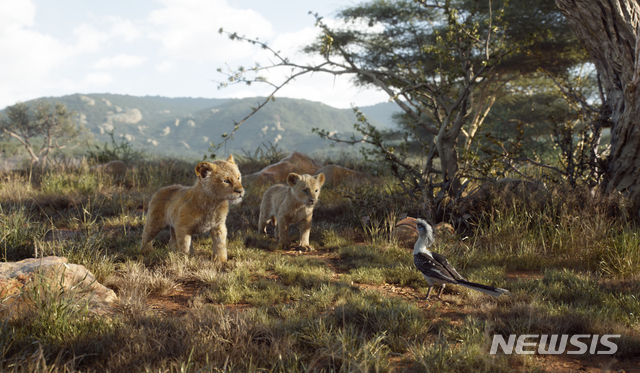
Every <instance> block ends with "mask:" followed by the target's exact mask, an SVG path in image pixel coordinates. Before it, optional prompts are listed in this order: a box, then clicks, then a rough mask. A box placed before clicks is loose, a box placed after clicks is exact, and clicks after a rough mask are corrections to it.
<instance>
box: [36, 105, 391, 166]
mask: <svg viewBox="0 0 640 373" xmlns="http://www.w3.org/2000/svg"><path fill="white" fill-rule="evenodd" d="M38 100H45V101H52V102H53V101H57V102H61V103H63V104H65V105H66V106H67V107H68V108H69V109H71V110H75V111H76V112H77V113H78V115H79V121H80V122H81V123H82V124H83V125H84V126H85V127H87V128H88V129H89V130H90V131H91V132H92V133H93V135H94V136H95V138H96V140H97V142H99V143H102V142H104V141H107V140H109V137H108V133H109V132H110V131H114V134H115V135H116V136H117V137H118V138H121V137H123V138H125V139H127V140H128V141H129V142H130V143H131V145H132V146H134V147H135V148H142V149H144V150H145V151H147V152H149V153H151V154H162V155H167V156H184V157H190V156H198V157H200V156H202V155H203V154H205V153H207V151H208V149H209V146H210V143H211V142H220V141H221V140H222V137H221V135H222V134H223V133H231V132H232V131H233V128H234V123H235V122H237V121H240V120H241V119H242V118H244V117H245V116H247V115H248V114H249V113H251V111H252V108H253V107H256V106H257V105H258V104H259V103H260V102H261V101H262V100H264V98H260V97H255V98H244V99H208V98H188V97H180V98H169V97H162V96H144V97H139V96H130V95H118V94H108V93H103V94H73V95H68V96H61V97H43V98H41V99H38ZM35 101H37V100H32V101H28V102H27V104H30V103H33V102H35ZM360 110H362V111H363V113H365V115H367V117H368V118H369V119H370V122H371V123H372V124H373V125H376V126H378V127H380V128H388V127H391V126H392V125H393V124H392V120H391V116H392V114H393V112H394V111H397V107H396V106H395V105H394V104H392V103H381V104H377V105H372V106H366V107H361V108H360ZM354 123H355V115H354V113H353V111H352V110H351V109H337V108H334V107H331V106H328V105H324V104H322V103H319V102H313V101H308V100H302V99H290V98H277V99H276V100H275V101H273V102H270V103H268V104H267V105H266V106H265V107H263V108H262V109H261V110H260V111H259V112H258V113H256V114H255V115H254V116H252V117H251V118H250V119H248V120H247V121H246V122H244V123H243V124H242V125H241V126H240V128H239V129H238V131H237V132H236V134H235V135H234V139H233V140H232V141H228V142H227V144H226V149H225V151H226V152H227V153H229V152H239V151H241V150H246V151H252V150H254V149H256V148H258V147H259V146H260V145H261V144H262V143H267V142H271V143H273V144H277V145H278V146H279V147H280V148H281V149H284V150H287V151H293V150H298V151H302V152H304V153H306V154H314V153H321V152H326V151H327V150H328V149H329V146H330V145H331V143H330V142H328V141H326V140H323V139H321V138H320V137H319V136H318V135H316V134H313V133H312V132H311V129H312V128H321V129H325V130H327V131H330V132H334V133H337V134H341V135H342V136H343V137H348V136H350V134H351V133H352V132H353V124H354Z"/></svg>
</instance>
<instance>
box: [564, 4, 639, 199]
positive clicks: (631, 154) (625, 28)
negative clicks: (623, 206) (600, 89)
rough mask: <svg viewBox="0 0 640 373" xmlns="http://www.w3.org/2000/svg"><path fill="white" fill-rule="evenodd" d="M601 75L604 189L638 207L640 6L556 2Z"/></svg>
mask: <svg viewBox="0 0 640 373" xmlns="http://www.w3.org/2000/svg"><path fill="white" fill-rule="evenodd" d="M556 3H557V4H558V7H559V8H560V10H561V11H562V13H563V14H564V16H565V17H566V18H567V20H568V22H569V25H570V26H571V28H572V29H573V31H574V32H575V33H576V36H577V37H578V39H580V41H581V42H582V43H583V45H584V46H585V47H586V49H587V51H588V52H589V54H590V55H591V58H592V60H593V62H594V63H595V65H596V68H597V69H598V72H599V73H600V75H601V77H602V83H603V85H604V90H605V93H606V98H607V101H606V102H607V103H608V105H609V106H610V109H611V122H612V123H613V124H612V128H611V155H610V156H609V160H608V161H609V162H608V166H607V170H606V173H605V178H604V183H605V185H604V186H605V187H606V190H618V191H620V192H623V193H625V194H627V195H628V196H629V197H630V198H631V199H632V200H633V201H634V202H635V203H636V204H639V205H640V121H639V118H640V90H639V89H638V83H640V65H639V61H638V60H639V59H640V58H639V54H638V53H639V52H640V47H639V45H640V43H639V40H638V36H639V32H640V3H639V2H638V1H634V0H556Z"/></svg>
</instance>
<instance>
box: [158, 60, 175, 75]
mask: <svg viewBox="0 0 640 373" xmlns="http://www.w3.org/2000/svg"><path fill="white" fill-rule="evenodd" d="M174 66H175V63H173V62H171V61H163V62H162V63H160V64H158V65H156V71H157V72H159V73H168V72H169V71H171V70H173V67H174Z"/></svg>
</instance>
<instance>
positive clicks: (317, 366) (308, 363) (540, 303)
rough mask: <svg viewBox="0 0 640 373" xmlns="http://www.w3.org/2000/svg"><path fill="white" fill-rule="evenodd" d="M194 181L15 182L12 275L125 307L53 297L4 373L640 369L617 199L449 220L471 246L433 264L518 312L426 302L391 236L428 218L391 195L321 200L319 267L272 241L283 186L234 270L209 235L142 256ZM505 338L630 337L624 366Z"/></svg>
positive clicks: (7, 229)
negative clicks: (67, 268)
mask: <svg viewBox="0 0 640 373" xmlns="http://www.w3.org/2000/svg"><path fill="white" fill-rule="evenodd" d="M194 166H195V162H194V163H188V162H181V161H171V160H161V161H139V162H137V163H136V164H135V167H130V169H129V170H128V172H127V174H126V175H125V176H124V177H114V176H109V175H104V174H100V173H97V174H92V173H88V172H87V171H86V170H84V169H83V168H81V167H75V166H69V165H66V166H58V167H50V168H48V169H47V170H45V171H39V170H36V169H32V170H26V171H13V172H4V173H2V174H0V200H1V201H2V202H1V205H0V206H1V208H2V211H1V215H0V238H1V239H2V241H1V244H0V258H1V259H2V260H3V261H17V260H21V259H25V258H29V257H34V255H35V254H36V250H37V255H38V256H47V255H57V256H64V257H67V258H68V259H69V262H70V263H75V264H82V265H84V266H86V267H87V268H88V269H89V270H90V271H91V272H92V273H93V274H94V275H96V277H97V280H98V281H99V282H101V283H102V284H104V285H106V286H108V287H110V288H111V289H113V290H115V292H116V293H117V295H118V297H119V301H118V302H117V303H116V304H115V305H114V307H113V309H111V310H108V312H106V313H102V314H94V313H91V312H88V309H87V307H83V305H82V304H76V303H74V301H73V299H71V298H70V297H67V296H66V295H65V294H61V293H59V292H55V291H51V289H48V290H47V289H45V288H44V287H43V288H41V289H40V290H39V291H40V292H41V293H40V294H39V297H31V299H34V300H35V301H36V302H35V303H37V304H34V307H33V309H32V310H31V311H30V312H24V313H21V314H10V315H7V314H5V315H3V316H2V317H3V318H2V319H0V371H112V372H133V371H167V372H174V371H175V372H178V371H179V372H197V371H238V372H257V371H260V372H264V371H269V372H270V371H280V372H297V371H304V372H306V371H362V372H364V371H367V372H370V371H382V372H386V371H394V372H405V371H406V372H423V371H428V372H509V371H514V370H516V371H527V372H537V371H540V372H542V371H552V372H553V371H562V372H566V371H585V370H586V371H608V370H609V369H611V370H613V371H619V370H623V371H634V370H635V371H638V370H640V330H639V325H640V302H638V296H639V295H640V282H639V279H640V277H639V276H638V270H639V269H640V252H639V249H638V247H640V236H639V235H638V227H637V226H636V223H635V220H634V217H633V216H632V215H630V213H629V210H628V208H627V206H625V201H624V200H623V199H622V198H620V197H618V196H604V197H602V196H600V197H592V196H591V194H590V193H588V192H583V191H580V190H578V191H576V190H573V191H569V190H566V189H564V188H562V187H560V186H548V190H545V191H544V197H543V198H540V197H539V196H538V197H535V198H533V197H531V198H520V199H514V198H512V197H509V196H502V197H500V196H499V195H495V196H493V197H491V198H489V199H487V200H485V201H482V202H481V203H478V204H475V205H474V206H472V207H471V208H469V207H468V206H467V207H466V210H465V211H464V213H462V212H460V211H459V210H458V208H459V206H457V205H449V207H447V208H448V209H449V210H447V209H444V210H445V211H442V209H441V215H440V216H439V217H438V218H437V219H436V220H441V219H445V220H447V219H450V220H451V221H454V222H456V224H454V225H456V228H458V229H457V233H456V234H455V235H453V236H450V235H441V237H439V239H438V241H437V243H436V245H435V250H437V251H439V252H440V253H442V254H444V255H446V256H448V258H449V260H450V261H451V262H452V264H453V265H454V266H455V267H456V268H457V269H458V270H459V271H460V272H461V273H462V274H463V275H465V276H466V277H467V278H468V279H469V280H471V281H475V282H480V283H486V284H490V285H493V286H499V287H504V288H508V289H510V290H511V292H512V295H511V296H502V297H500V298H493V297H490V296H488V295H484V294H482V293H478V292H473V291H469V290H467V289H465V288H462V287H459V286H450V287H447V288H446V290H445V292H444V295H443V297H442V299H441V300H436V301H431V302H425V301H424V300H423V299H424V295H425V294H426V290H427V284H426V281H425V280H424V279H423V277H422V275H421V274H419V272H418V271H417V270H416V269H415V268H414V265H413V260H412V255H411V250H410V249H407V248H406V247H402V246H401V245H398V243H397V242H394V241H393V240H391V239H390V238H389V230H390V228H391V227H393V226H394V225H395V223H396V221H397V220H398V218H399V217H400V216H401V215H402V214H407V215H409V216H414V217H421V216H425V214H427V209H426V207H425V206H424V205H420V204H418V203H414V202H411V201H409V200H407V199H405V198H402V197H400V196H398V194H397V190H396V188H395V187H394V182H393V180H391V179H385V178H381V179H380V180H379V181H376V182H374V183H359V184H353V185H349V184H347V185H340V186H336V187H329V186H327V187H325V188H324V189H323V191H322V194H321V198H320V200H321V202H320V204H319V205H318V206H317V207H316V210H315V213H314V223H313V227H312V231H311V244H312V245H313V246H315V248H316V249H317V250H316V251H315V252H310V253H301V252H297V251H295V250H294V251H283V250H280V249H278V248H277V247H276V242H275V239H273V238H269V237H265V236H263V235H259V234H258V233H257V218H258V214H259V205H260V199H261V195H262V193H263V192H264V191H265V190H266V188H267V186H260V187H258V186H247V194H246V198H245V199H244V201H243V202H242V203H241V204H240V205H236V206H233V207H232V208H231V210H230V213H229V216H228V219H227V226H228V230H229V238H228V249H229V261H228V263H226V264H220V263H214V262H212V261H211V251H210V245H211V239H210V238H209V236H208V235H202V236H199V237H197V238H196V239H195V240H194V249H195V255H194V256H191V257H185V256H182V255H178V254H176V253H174V252H172V251H171V250H170V249H169V247H168V245H167V244H168V237H169V234H168V231H163V232H162V233H161V234H160V235H159V236H158V237H157V238H156V240H155V242H154V246H155V251H154V252H153V253H152V254H151V255H150V256H148V257H144V258H142V257H140V256H139V245H140V237H141V234H142V229H143V226H144V221H145V217H144V208H145V207H146V203H147V202H148V200H149V198H150V196H151V195H152V194H153V192H154V191H155V190H157V189H158V188H160V187H162V186H166V185H170V184H173V183H180V184H183V185H192V184H193V183H194V180H195V176H194V171H193V169H194ZM260 166H264V164H256V163H255V162H244V163H242V164H241V171H242V172H243V174H248V173H250V172H253V171H256V170H257V169H259V168H260ZM347 166H350V167H355V168H358V167H359V165H358V164H357V163H356V164H347ZM354 195H355V196H357V198H354ZM364 216H366V217H368V218H369V219H368V220H367V219H365V220H364V221H365V222H367V224H366V225H364V223H363V219H362V217H364ZM436 222H437V221H436ZM294 230H295V228H294ZM296 234H297V231H296V232H295V233H293V232H292V237H297V236H296ZM36 290H37V288H36ZM436 290H437V289H436ZM1 300H2V299H0V301H1ZM497 333H499V334H502V335H509V334H518V335H521V334H599V335H602V334H620V335H621V338H619V339H617V340H615V342H616V343H617V345H618V351H617V353H616V354H615V355H614V356H613V357H611V356H594V355H589V354H586V355H559V356H542V355H537V354H535V355H500V354H499V355H496V356H492V355H489V353H488V351H489V347H490V345H491V341H492V336H493V335H494V334H497Z"/></svg>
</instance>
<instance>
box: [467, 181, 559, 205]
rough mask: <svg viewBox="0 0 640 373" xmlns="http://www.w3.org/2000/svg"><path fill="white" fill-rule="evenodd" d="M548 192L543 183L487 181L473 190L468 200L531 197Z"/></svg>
mask: <svg viewBox="0 0 640 373" xmlns="http://www.w3.org/2000/svg"><path fill="white" fill-rule="evenodd" d="M544 190H546V187H545V185H544V184H543V183H540V182H533V181H528V180H521V179H511V178H504V179H500V180H498V181H495V182H493V181H486V182H484V183H482V184H481V185H480V186H479V187H477V188H476V189H474V190H472V191H471V192H470V193H469V194H468V195H467V198H470V199H475V200H484V199H488V198H489V197H491V196H492V195H496V194H501V195H503V196H504V197H513V196H515V197H520V198H523V197H530V196H532V195H536V194H537V193H538V192H541V191H544Z"/></svg>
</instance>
